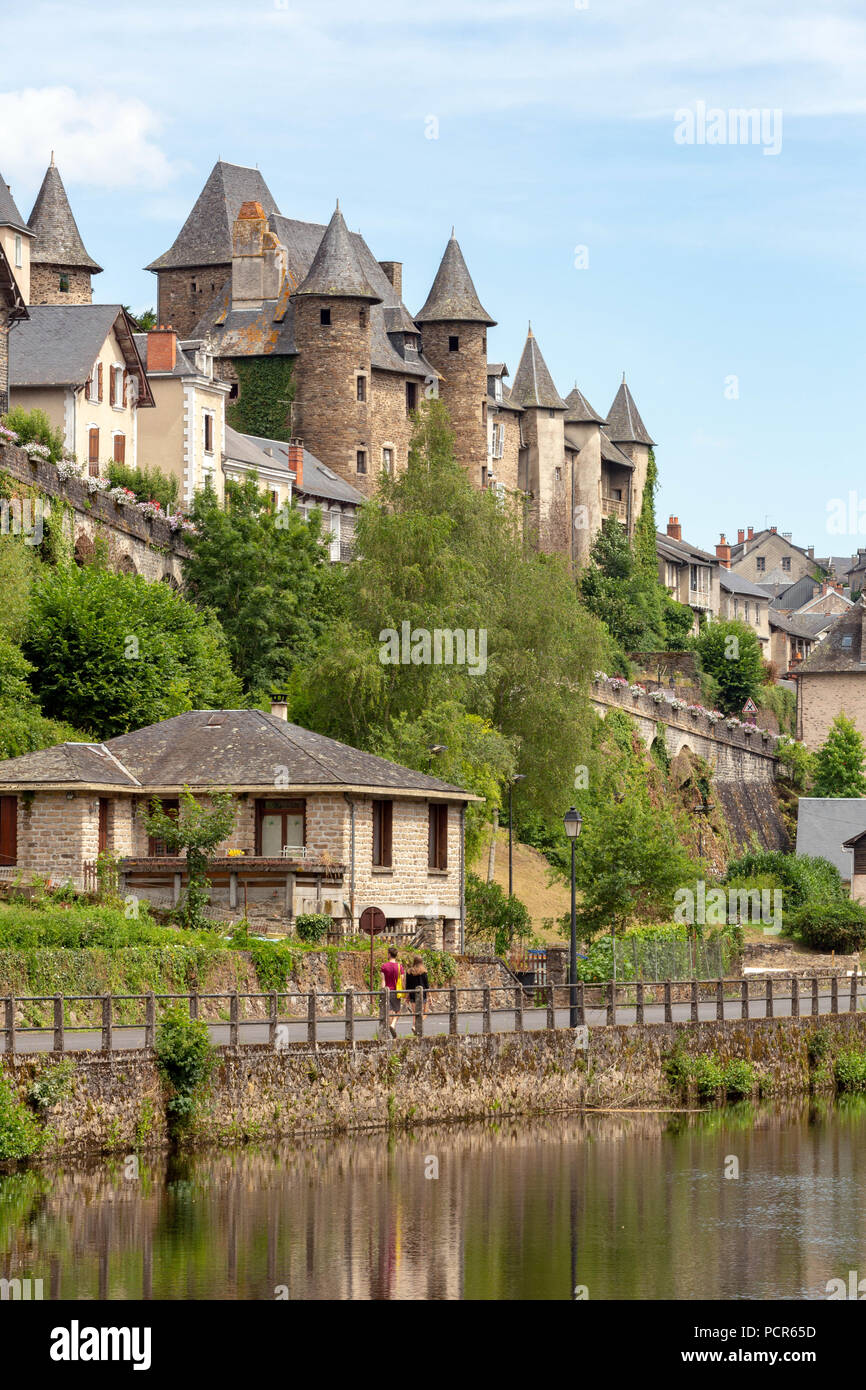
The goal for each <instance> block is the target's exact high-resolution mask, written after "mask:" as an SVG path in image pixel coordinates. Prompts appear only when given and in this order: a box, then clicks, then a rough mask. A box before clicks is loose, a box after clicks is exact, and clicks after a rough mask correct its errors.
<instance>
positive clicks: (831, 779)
mask: <svg viewBox="0 0 866 1390" xmlns="http://www.w3.org/2000/svg"><path fill="white" fill-rule="evenodd" d="M864 755H866V748H864V743H863V735H862V734H861V733H860V732H859V731H858V729H857V728H856V727H855V725H854V724H853V723H852V722H851V720H850V719H849V718H848V716H847V715H846V714H845V713H839V714H837V715H836V718H835V719H834V720H833V723H832V724H831V725H830V730H829V732H828V734H827V737H826V739H825V741H824V742H823V743H822V745H821V747H820V748H819V749H818V751H817V753H816V754H815V759H814V769H815V781H814V784H813V786H812V796H866V774H864V771H863V759H864Z"/></svg>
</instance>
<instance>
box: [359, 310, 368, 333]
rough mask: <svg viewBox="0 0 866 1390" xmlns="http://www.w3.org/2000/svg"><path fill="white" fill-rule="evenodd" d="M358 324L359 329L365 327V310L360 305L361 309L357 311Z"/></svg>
mask: <svg viewBox="0 0 866 1390" xmlns="http://www.w3.org/2000/svg"><path fill="white" fill-rule="evenodd" d="M358 323H359V325H360V326H361V328H366V327H367V310H366V308H365V306H364V305H361V308H360V309H359V310H358Z"/></svg>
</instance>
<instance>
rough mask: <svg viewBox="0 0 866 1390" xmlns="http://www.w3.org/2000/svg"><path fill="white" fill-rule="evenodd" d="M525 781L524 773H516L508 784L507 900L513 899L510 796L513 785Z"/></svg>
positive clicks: (512, 819)
mask: <svg viewBox="0 0 866 1390" xmlns="http://www.w3.org/2000/svg"><path fill="white" fill-rule="evenodd" d="M525 781H526V774H525V773H524V772H516V773H515V774H514V776H513V777H512V778H511V781H510V782H509V783H508V896H509V898H513V897H514V875H513V873H512V869H511V842H512V840H513V838H514V815H513V814H512V809H511V794H512V792H513V791H514V783H515V782H525Z"/></svg>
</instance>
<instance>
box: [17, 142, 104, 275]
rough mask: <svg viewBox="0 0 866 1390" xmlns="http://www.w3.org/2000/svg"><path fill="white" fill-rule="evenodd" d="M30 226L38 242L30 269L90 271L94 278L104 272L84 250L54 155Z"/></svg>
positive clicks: (31, 256) (31, 250)
mask: <svg viewBox="0 0 866 1390" xmlns="http://www.w3.org/2000/svg"><path fill="white" fill-rule="evenodd" d="M27 225H28V226H29V227H30V230H31V231H32V233H33V235H34V237H35V238H36V240H35V241H34V242H33V245H32V247H31V248H30V263H31V265H57V266H64V267H66V266H68V267H69V268H71V269H76V270H89V271H91V272H92V273H93V274H94V275H96V274H99V272H100V271H101V270H102V266H101V265H97V263H96V261H95V260H94V259H93V258H92V256H89V255H88V254H87V251H86V250H85V249H84V242H83V241H82V240H81V233H80V232H79V230H78V225H77V223H76V221H75V218H74V217H73V215H72V208H71V207H70V206H69V199H68V198H67V196H66V189H65V188H64V187H63V180H62V179H61V177H60V170H59V169H58V168H57V165H56V164H55V163H54V156H53V155H52V157H51V163H50V164H49V166H48V168H47V169H46V171H45V178H44V179H43V180H42V187H41V188H40V190H39V192H38V193H37V194H36V202H35V203H34V204H33V210H32V212H31V213H30V216H29V218H28V220H27Z"/></svg>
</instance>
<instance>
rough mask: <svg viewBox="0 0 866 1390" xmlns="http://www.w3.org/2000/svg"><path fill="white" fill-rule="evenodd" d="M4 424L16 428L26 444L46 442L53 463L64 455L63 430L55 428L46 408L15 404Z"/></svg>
mask: <svg viewBox="0 0 866 1390" xmlns="http://www.w3.org/2000/svg"><path fill="white" fill-rule="evenodd" d="M3 424H4V425H5V426H6V428H7V429H9V430H14V431H15V433H16V434H17V436H18V441H19V443H20V444H21V445H22V447H23V446H24V445H25V444H44V446H45V448H46V449H47V450H48V456H49V458H50V459H51V462H52V463H59V462H60V459H61V458H62V457H63V431H62V430H61V429H60V428H59V427H58V428H57V429H55V428H54V426H53V425H52V423H51V421H50V420H49V418H48V416H47V415H46V414H45V411H44V410H25V409H24V408H23V406H20V405H19V406H15V407H14V408H13V409H12V410H10V411H8V412H7V414H6V415H4V416H3Z"/></svg>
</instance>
